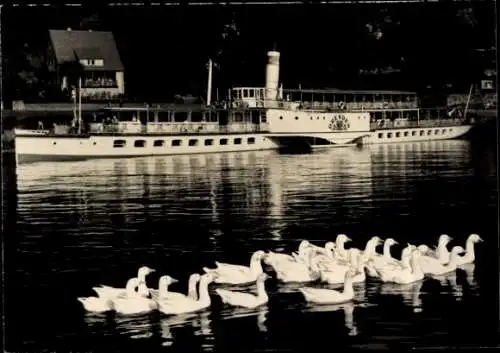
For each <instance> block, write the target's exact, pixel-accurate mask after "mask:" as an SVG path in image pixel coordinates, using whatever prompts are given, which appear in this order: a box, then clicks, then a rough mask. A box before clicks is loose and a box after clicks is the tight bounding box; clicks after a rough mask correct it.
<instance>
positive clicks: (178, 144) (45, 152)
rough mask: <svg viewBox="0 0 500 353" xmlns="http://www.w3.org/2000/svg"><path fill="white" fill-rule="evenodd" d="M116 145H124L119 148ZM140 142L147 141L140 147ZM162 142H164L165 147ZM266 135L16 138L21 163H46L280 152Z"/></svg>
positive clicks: (18, 157) (17, 155)
mask: <svg viewBox="0 0 500 353" xmlns="http://www.w3.org/2000/svg"><path fill="white" fill-rule="evenodd" d="M116 141H124V143H123V144H120V145H123V146H122V147H115V144H116ZM137 141H143V142H140V143H139V144H137ZM158 141H162V142H161V143H160V142H158ZM278 147H279V146H278V145H276V143H274V142H273V140H271V139H269V138H267V137H266V136H264V135H263V134H230V135H195V136H193V135H168V136H161V135H156V136H151V135H149V136H141V135H120V136H103V135H91V136H88V137H81V136H62V137H60V136H48V135H47V136H41V135H38V136H22V135H21V136H16V139H15V149H16V158H17V162H18V163H28V162H36V161H43V160H52V161H54V160H61V161H62V160H75V159H90V158H117V157H142V156H161V155H184V154H197V153H213V152H238V151H258V150H268V149H276V148H278Z"/></svg>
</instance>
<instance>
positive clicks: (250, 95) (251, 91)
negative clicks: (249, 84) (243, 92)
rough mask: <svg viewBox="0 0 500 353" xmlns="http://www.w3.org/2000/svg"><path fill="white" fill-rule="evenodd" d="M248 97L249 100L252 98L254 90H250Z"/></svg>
mask: <svg viewBox="0 0 500 353" xmlns="http://www.w3.org/2000/svg"><path fill="white" fill-rule="evenodd" d="M248 96H249V97H250V98H253V97H254V90H253V89H251V90H250V91H249V92H248Z"/></svg>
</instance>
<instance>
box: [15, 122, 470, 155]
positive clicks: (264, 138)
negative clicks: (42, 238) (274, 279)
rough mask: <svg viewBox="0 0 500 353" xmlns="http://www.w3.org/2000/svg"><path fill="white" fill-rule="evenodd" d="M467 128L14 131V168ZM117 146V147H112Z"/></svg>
mask: <svg viewBox="0 0 500 353" xmlns="http://www.w3.org/2000/svg"><path fill="white" fill-rule="evenodd" d="M471 128H472V126H471V125H460V126H448V127H439V128H438V127H433V128H424V127H420V128H401V129H384V130H375V131H360V132H333V133H332V132H331V133H278V134H277V133H255V134H251V133H246V134H213V135H191V134H189V135H166V136H163V135H154V136H153V135H119V136H110V135H91V136H71V135H67V136H54V135H43V134H29V133H28V131H22V130H18V131H17V135H16V137H15V149H16V157H17V161H18V163H28V162H35V161H43V160H51V161H54V160H61V161H63V160H75V159H90V158H117V157H142V156H160V155H186V154H197V153H214V152H238V151H257V150H270V149H278V148H280V147H283V146H285V145H287V143H289V141H290V140H291V139H293V140H295V141H297V142H298V141H301V142H302V144H303V145H304V144H305V145H307V146H308V147H311V148H327V147H345V146H350V145H353V144H382V143H401V142H418V141H430V140H446V139H454V138H458V137H460V136H462V135H464V134H466V133H467V132H468V131H469V130H470V129H471ZM117 141H118V142H120V143H118V144H117Z"/></svg>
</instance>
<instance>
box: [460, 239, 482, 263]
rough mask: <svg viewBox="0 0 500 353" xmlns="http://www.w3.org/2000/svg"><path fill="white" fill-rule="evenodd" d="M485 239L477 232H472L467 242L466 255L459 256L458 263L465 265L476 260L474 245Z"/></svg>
mask: <svg viewBox="0 0 500 353" xmlns="http://www.w3.org/2000/svg"><path fill="white" fill-rule="evenodd" d="M482 241H483V239H482V238H481V237H480V236H479V235H477V234H471V235H469V237H468V238H467V241H466V242H465V255H464V256H459V257H458V258H457V265H458V266H463V265H466V264H472V263H474V261H475V260H476V254H475V252H474V245H475V244H476V243H479V242H482Z"/></svg>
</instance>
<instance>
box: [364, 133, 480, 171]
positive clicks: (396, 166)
mask: <svg viewBox="0 0 500 353" xmlns="http://www.w3.org/2000/svg"><path fill="white" fill-rule="evenodd" d="M369 148H370V150H371V151H372V162H373V170H374V172H376V173H377V176H378V175H380V176H389V175H390V176H393V177H398V176H402V177H405V176H407V175H411V173H412V172H414V173H418V175H419V176H421V177H425V174H424V175H422V173H423V172H424V173H425V169H430V170H429V172H428V173H429V174H430V175H431V176H435V175H436V173H437V172H438V173H439V175H440V176H445V175H449V174H453V173H454V172H455V170H457V169H459V167H460V166H463V165H466V164H468V163H469V162H470V153H469V152H470V143H469V142H468V141H464V140H441V141H426V142H407V143H401V144H397V145H372V146H370V147H369ZM421 169H424V170H421Z"/></svg>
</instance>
